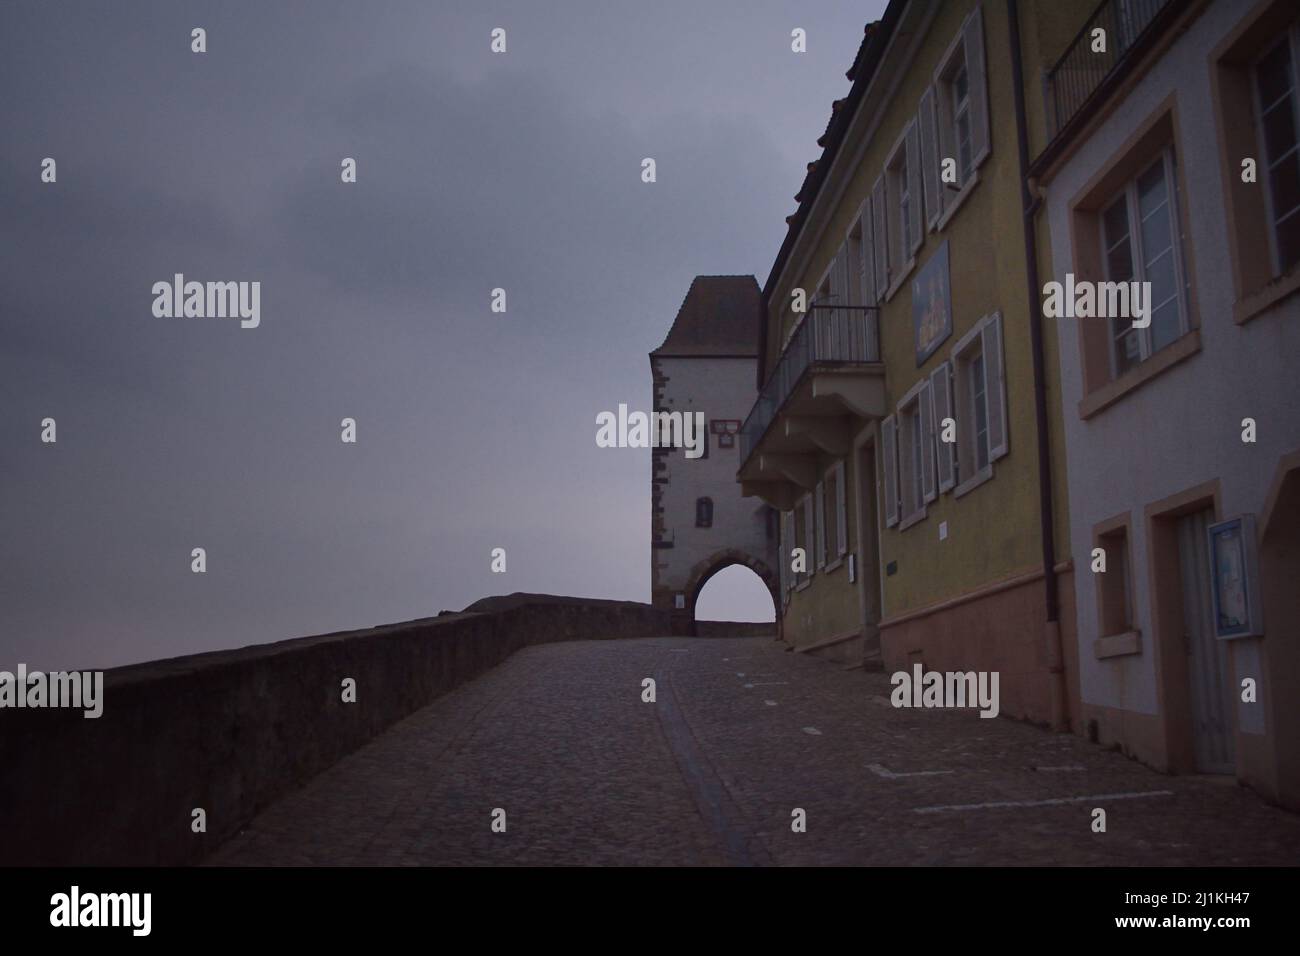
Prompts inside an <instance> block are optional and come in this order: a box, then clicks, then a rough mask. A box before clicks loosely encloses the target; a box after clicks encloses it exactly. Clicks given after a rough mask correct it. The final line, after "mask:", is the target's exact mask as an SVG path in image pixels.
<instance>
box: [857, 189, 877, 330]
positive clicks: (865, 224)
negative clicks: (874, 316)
mask: <svg viewBox="0 0 1300 956" xmlns="http://www.w3.org/2000/svg"><path fill="white" fill-rule="evenodd" d="M858 220H859V222H860V223H861V228H862V242H861V243H860V244H859V246H858V249H859V251H860V252H861V255H860V256H859V259H858V262H857V269H858V273H859V275H860V276H861V279H860V282H861V285H860V286H859V288H860V289H861V290H862V301H861V302H859V303H858V304H859V305H875V304H876V269H875V265H874V260H873V259H872V256H871V250H872V248H873V246H872V244H871V229H872V226H871V197H870V196H868V197H867V198H866V199H864V200H862V205H861V206H860V207H859V209H858Z"/></svg>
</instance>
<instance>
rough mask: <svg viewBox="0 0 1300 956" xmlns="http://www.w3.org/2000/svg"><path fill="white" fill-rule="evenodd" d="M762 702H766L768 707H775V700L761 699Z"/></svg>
mask: <svg viewBox="0 0 1300 956" xmlns="http://www.w3.org/2000/svg"><path fill="white" fill-rule="evenodd" d="M763 703H765V704H767V706H769V707H775V706H776V701H774V700H765V701H763Z"/></svg>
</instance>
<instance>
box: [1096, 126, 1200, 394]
mask: <svg viewBox="0 0 1300 956" xmlns="http://www.w3.org/2000/svg"><path fill="white" fill-rule="evenodd" d="M1175 172H1176V165H1175V158H1174V151H1173V150H1172V149H1166V150H1165V151H1164V152H1163V153H1161V155H1160V156H1159V157H1158V158H1157V159H1156V160H1155V162H1153V163H1151V164H1150V165H1149V166H1147V168H1146V169H1145V170H1143V171H1142V172H1141V173H1140V174H1139V175H1138V176H1137V177H1136V178H1135V179H1133V180H1131V181H1129V182H1128V183H1126V184H1125V185H1124V188H1123V189H1122V190H1121V192H1120V193H1119V195H1118V196H1116V197H1115V198H1114V199H1113V200H1112V201H1111V203H1110V204H1109V205H1108V206H1106V207H1105V209H1104V210H1103V211H1102V214H1101V229H1102V240H1101V244H1102V252H1103V261H1104V265H1105V275H1106V280H1107V281H1108V282H1149V283H1151V286H1150V301H1149V302H1147V303H1146V307H1147V309H1148V315H1147V317H1148V318H1149V319H1150V324H1149V325H1147V327H1146V328H1137V327H1136V326H1135V325H1134V324H1133V321H1134V317H1133V316H1112V317H1111V319H1110V322H1111V363H1112V372H1113V375H1114V377H1116V378H1118V377H1119V376H1120V375H1123V374H1124V373H1125V372H1127V371H1128V370H1129V369H1131V368H1133V367H1135V366H1136V365H1138V363H1140V362H1144V361H1146V360H1147V359H1148V358H1150V357H1151V356H1152V355H1153V354H1154V353H1155V352H1158V351H1160V350H1161V349H1162V348H1164V347H1165V346H1167V345H1171V344H1172V343H1173V342H1175V341H1177V340H1178V339H1179V338H1181V337H1182V336H1183V335H1184V334H1186V332H1187V331H1188V328H1189V323H1188V317H1187V307H1186V305H1185V302H1186V291H1187V290H1186V287H1185V283H1186V280H1185V278H1184V274H1185V271H1186V270H1185V269H1184V267H1183V264H1182V241H1181V236H1180V234H1179V233H1180V222H1181V220H1180V218H1179V216H1178V213H1177V188H1176V186H1175V184H1176V182H1177V177H1176V175H1175Z"/></svg>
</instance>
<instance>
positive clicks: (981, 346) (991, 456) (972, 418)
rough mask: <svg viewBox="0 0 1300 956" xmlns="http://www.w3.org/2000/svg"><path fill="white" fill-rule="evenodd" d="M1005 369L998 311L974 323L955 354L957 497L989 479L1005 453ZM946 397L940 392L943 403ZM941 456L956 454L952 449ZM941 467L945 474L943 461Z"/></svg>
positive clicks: (954, 404) (955, 478)
mask: <svg viewBox="0 0 1300 956" xmlns="http://www.w3.org/2000/svg"><path fill="white" fill-rule="evenodd" d="M1002 368H1003V360H1002V316H1001V314H1000V313H997V312H994V313H993V314H992V315H989V316H986V317H985V318H983V319H981V320H980V321H979V322H978V323H976V325H975V327H974V328H972V329H971V330H970V331H969V332H967V333H966V334H965V335H964V336H962V338H961V340H960V341H959V342H958V343H957V344H956V345H955V346H953V350H952V382H951V385H952V404H953V406H954V408H953V414H952V418H953V419H954V420H955V421H956V424H957V442H956V446H957V447H956V454H955V455H953V457H952V459H951V461H952V470H953V483H954V484H955V486H956V490H955V491H954V494H956V495H959V496H960V495H963V494H965V493H966V492H967V491H969V490H971V489H972V488H974V487H975V486H976V485H979V484H982V483H983V482H984V481H986V480H987V479H989V478H991V477H992V476H993V467H992V466H993V462H994V461H996V460H997V459H998V458H1001V457H1002V456H1003V455H1005V454H1006V453H1007V450H1008V446H1007V422H1006V403H1007V399H1006V382H1005V380H1004V378H1003V374H1002ZM940 371H942V369H941V370H939V371H937V372H936V374H939V372H940ZM945 398H946V396H944V395H942V394H940V396H939V401H940V402H943V401H944V400H945ZM940 444H941V445H942V443H940ZM940 454H941V455H943V454H947V455H952V451H951V450H949V451H948V452H943V451H941V452H940ZM939 469H940V473H941V476H942V474H943V472H944V471H945V466H944V464H943V463H942V462H941V463H940V466H939Z"/></svg>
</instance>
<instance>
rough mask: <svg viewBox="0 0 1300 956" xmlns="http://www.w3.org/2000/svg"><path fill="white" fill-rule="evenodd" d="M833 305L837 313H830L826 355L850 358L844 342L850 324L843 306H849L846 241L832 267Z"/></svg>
mask: <svg viewBox="0 0 1300 956" xmlns="http://www.w3.org/2000/svg"><path fill="white" fill-rule="evenodd" d="M831 295H832V296H833V298H832V299H831V304H832V305H834V306H835V311H834V312H832V313H830V315H831V319H830V328H829V330H828V331H829V333H830V334H829V345H830V351H829V352H827V353H826V356H827V358H830V359H844V358H848V354H847V352H846V351H845V350H846V348H847V347H848V343H847V342H845V341H844V338H845V335H846V334H847V333H848V323H847V321H846V320H845V316H847V315H849V313H848V312H847V311H845V310H843V309H841V308H840V307H841V306H845V305H848V304H849V243H848V240H847V239H846V240H845V242H844V245H842V246H840V251H839V253H838V254H837V255H836V256H835V263H834V265H833V266H832V267H831Z"/></svg>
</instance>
